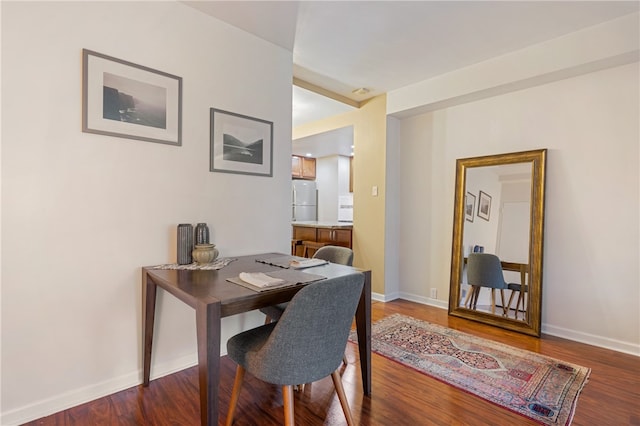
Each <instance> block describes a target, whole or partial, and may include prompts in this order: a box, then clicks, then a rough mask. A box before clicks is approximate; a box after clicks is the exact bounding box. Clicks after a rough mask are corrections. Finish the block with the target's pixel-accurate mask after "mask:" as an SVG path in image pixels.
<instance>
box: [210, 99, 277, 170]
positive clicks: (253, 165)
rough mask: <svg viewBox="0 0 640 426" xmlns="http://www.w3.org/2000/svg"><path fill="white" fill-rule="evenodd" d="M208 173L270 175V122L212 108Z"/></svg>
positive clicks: (271, 145)
mask: <svg viewBox="0 0 640 426" xmlns="http://www.w3.org/2000/svg"><path fill="white" fill-rule="evenodd" d="M210 155H211V158H210V171H212V172H221V173H238V174H248V175H256V176H273V123H272V122H270V121H266V120H262V119H258V118H253V117H248V116H245V115H242V114H237V113H233V112H229V111H223V110H219V109H216V108H211V154H210Z"/></svg>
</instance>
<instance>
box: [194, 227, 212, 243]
mask: <svg viewBox="0 0 640 426" xmlns="http://www.w3.org/2000/svg"><path fill="white" fill-rule="evenodd" d="M196 244H209V227H208V226H207V224H206V223H199V224H197V225H196Z"/></svg>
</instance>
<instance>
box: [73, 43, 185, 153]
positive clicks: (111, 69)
mask: <svg viewBox="0 0 640 426" xmlns="http://www.w3.org/2000/svg"><path fill="white" fill-rule="evenodd" d="M82 113H83V117H82V130H83V132H86V133H96V134H102V135H107V136H116V137H123V138H128V139H137V140H143V141H149V142H158V143H164V144H171V145H181V144H182V78H181V77H177V76H174V75H171V74H167V73H164V72H161V71H157V70H154V69H151V68H148V67H145V66H142V65H137V64H134V63H131V62H128V61H124V60H121V59H117V58H113V57H111V56H107V55H103V54H101V53H97V52H93V51H90V50H87V49H83V107H82Z"/></svg>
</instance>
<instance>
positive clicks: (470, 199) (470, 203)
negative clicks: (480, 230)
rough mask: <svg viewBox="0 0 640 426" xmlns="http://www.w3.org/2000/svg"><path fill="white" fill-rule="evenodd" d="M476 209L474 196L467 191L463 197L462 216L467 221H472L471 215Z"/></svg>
mask: <svg viewBox="0 0 640 426" xmlns="http://www.w3.org/2000/svg"><path fill="white" fill-rule="evenodd" d="M475 210H476V196H475V195H473V194H472V193H470V192H467V195H466V196H465V199H464V217H465V219H466V220H468V221H469V222H473V215H474V212H475Z"/></svg>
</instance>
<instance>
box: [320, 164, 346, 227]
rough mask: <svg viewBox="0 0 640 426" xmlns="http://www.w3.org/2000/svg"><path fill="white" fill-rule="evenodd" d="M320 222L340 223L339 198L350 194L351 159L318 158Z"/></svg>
mask: <svg viewBox="0 0 640 426" xmlns="http://www.w3.org/2000/svg"><path fill="white" fill-rule="evenodd" d="M316 184H317V186H318V220H319V221H323V222H337V221H338V197H339V196H340V195H348V194H349V157H344V156H341V155H328V156H326V157H320V158H316Z"/></svg>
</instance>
